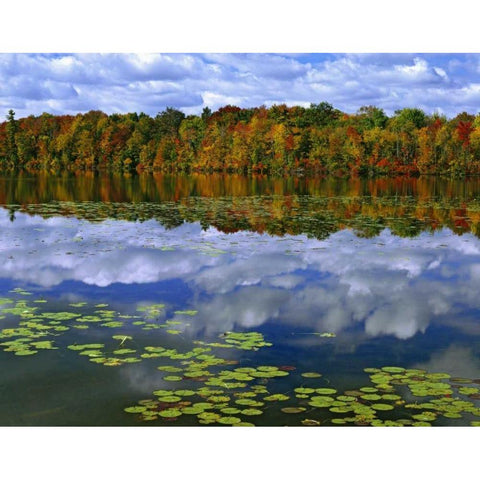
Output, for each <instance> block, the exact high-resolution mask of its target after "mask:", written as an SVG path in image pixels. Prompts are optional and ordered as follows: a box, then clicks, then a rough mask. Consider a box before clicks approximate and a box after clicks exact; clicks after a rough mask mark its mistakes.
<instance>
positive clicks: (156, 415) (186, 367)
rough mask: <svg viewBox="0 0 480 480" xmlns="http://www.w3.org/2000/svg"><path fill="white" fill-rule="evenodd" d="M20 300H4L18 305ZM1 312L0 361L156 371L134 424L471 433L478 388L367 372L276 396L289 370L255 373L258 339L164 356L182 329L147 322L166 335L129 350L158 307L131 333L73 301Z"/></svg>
mask: <svg viewBox="0 0 480 480" xmlns="http://www.w3.org/2000/svg"><path fill="white" fill-rule="evenodd" d="M22 292H23V290H22V291H14V292H12V294H13V295H19V296H21V297H23V296H25V295H24V294H23V293H22ZM33 298H34V297H33ZM0 306H1V308H2V314H3V315H5V317H6V319H8V321H9V322H13V323H14V324H9V325H8V327H7V328H3V329H2V330H1V331H0V339H1V343H0V346H1V347H2V348H3V350H4V351H5V352H10V353H12V354H14V355H15V356H17V357H25V359H24V360H21V361H22V362H23V361H24V362H28V361H30V360H28V357H31V356H35V355H39V354H41V355H44V354H45V355H49V354H50V355H54V354H55V351H59V350H60V351H65V350H66V351H67V352H70V353H69V354H76V355H79V358H82V357H84V358H85V360H89V361H90V362H91V363H92V364H94V365H98V366H99V367H102V368H103V367H120V366H123V365H129V364H134V363H138V362H141V361H145V362H149V363H148V364H149V365H150V364H151V368H152V369H153V370H154V371H157V372H163V373H164V374H165V376H163V381H164V382H165V383H164V384H162V387H163V388H161V389H157V390H155V391H154V392H153V398H151V399H142V400H139V401H138V404H137V405H130V406H128V405H127V406H125V409H124V411H125V413H126V414H127V413H128V414H132V415H136V418H138V420H140V421H146V422H151V423H152V422H157V423H159V424H160V423H162V422H171V421H173V422H175V421H179V422H184V420H178V419H179V418H180V417H183V416H185V418H189V419H190V420H189V423H191V422H194V423H195V422H197V423H198V424H200V425H231V426H237V425H238V426H252V425H255V423H256V419H257V418H258V419H260V418H261V417H265V418H267V417H268V416H269V415H274V414H276V415H284V416H285V422H287V423H288V424H298V425H308V426H318V425H339V426H341V425H372V426H429V425H437V424H443V422H446V421H448V422H462V423H465V422H468V423H469V424H471V425H472V426H476V425H478V424H479V422H477V421H476V420H471V417H480V407H479V405H478V400H479V394H480V388H479V387H478V384H479V380H478V379H470V378H463V377H453V378H451V376H450V375H449V374H447V373H444V372H428V371H425V370H420V369H409V368H404V367H401V366H392V365H389V366H385V367H381V368H366V369H365V373H367V374H368V376H369V384H367V385H365V384H364V385H361V384H360V385H355V386H353V388H352V387H350V388H349V389H345V390H343V391H339V390H338V389H337V388H335V385H332V384H331V382H330V380H329V379H328V378H324V377H323V374H322V373H320V372H315V371H311V372H308V371H307V372H301V373H299V374H295V375H293V380H292V381H294V382H297V384H296V385H293V386H290V387H288V388H285V387H283V386H282V387H280V385H282V383H281V382H282V379H283V378H284V377H287V376H288V375H290V373H291V372H294V371H295V367H294V366H292V365H283V366H282V365H280V366H276V365H269V364H259V363H260V362H257V364H255V353H254V352H257V351H258V350H259V349H260V348H263V347H272V346H273V344H272V343H271V342H269V341H267V340H266V339H265V337H264V336H263V334H261V333H259V332H248V331H247V332H232V331H228V332H225V333H223V334H221V335H220V336H219V339H218V340H219V341H218V342H207V341H205V342H203V341H194V342H188V339H182V341H181V342H180V343H179V344H178V345H177V344H175V348H173V347H172V344H171V343H169V342H168V341H167V335H169V334H171V333H172V330H175V331H178V332H180V330H176V329H173V328H172V327H173V326H174V325H181V326H182V328H183V327H185V328H186V327H188V325H185V324H183V322H181V321H180V320H176V319H163V317H162V321H161V322H158V321H157V320H155V322H156V325H160V326H164V327H165V328H162V329H161V330H160V332H159V335H158V337H157V336H156V337H155V339H156V342H159V344H155V342H152V343H153V344H152V345H147V346H143V345H144V344H142V343H140V344H138V343H137V340H136V335H135V333H134V332H135V329H136V331H137V332H138V331H140V330H142V329H143V328H144V327H145V325H150V323H148V322H150V321H152V318H148V317H156V316H158V315H159V314H160V312H164V304H152V305H149V306H141V307H139V311H140V312H141V313H143V314H144V315H145V317H144V318H146V320H147V322H146V324H145V323H142V324H141V325H135V323H136V322H137V320H136V317H135V316H130V315H121V314H120V313H119V312H117V311H115V310H106V308H107V307H108V305H107V304H96V306H91V305H88V304H87V303H86V302H77V303H73V304H69V306H70V307H71V308H72V309H74V310H75V311H73V312H72V311H56V309H55V308H51V306H49V303H48V302H47V301H42V302H41V303H37V302H36V300H33V301H31V302H29V301H27V300H25V299H23V298H21V299H20V300H16V299H10V298H0ZM95 309H96V310H95ZM179 312H181V313H179ZM185 312H189V313H185ZM192 312H193V311H189V310H185V311H182V310H177V311H176V312H175V314H176V315H182V314H183V315H186V316H193V313H192ZM196 313H197V312H196V311H195V314H196ZM162 315H163V314H162ZM119 319H121V320H119ZM15 322H16V323H15ZM112 323H113V324H114V325H116V326H117V325H118V326H123V327H124V328H125V330H123V332H122V333H118V334H117V333H116V334H114V335H110V336H107V337H106V336H105V335H103V336H102V337H97V336H95V335H94V333H95V332H99V331H102V330H103V329H105V328H109V327H110V326H111V324H112ZM72 327H75V328H74V329H72V331H71V332H70V334H69V338H70V337H71V336H72V335H73V337H72V338H74V340H73V343H70V344H68V345H65V343H66V342H65V341H64V340H62V338H61V337H62V335H63V334H64V333H65V332H67V331H69V330H70V329H71V328H72ZM77 327H90V328H91V329H92V332H93V333H92V334H90V333H89V331H87V332H85V331H84V330H85V329H84V328H80V329H79V331H78V332H77V333H76V334H75V335H74V334H73V333H72V332H73V331H74V330H75V329H77ZM87 334H88V335H87ZM175 335H176V336H177V337H178V334H174V336H175ZM94 338H96V339H98V338H102V341H101V342H100V341H95V340H92V339H94ZM163 341H165V343H162V342H163ZM189 343H191V344H190V345H189ZM224 349H227V350H224ZM228 349H234V350H237V351H238V352H245V353H242V354H241V355H240V356H239V357H238V358H239V360H236V359H232V358H224V357H223V356H222V355H220V354H219V355H217V352H222V351H223V352H227V353H229V350H228ZM47 351H51V352H50V353H47ZM250 352H252V353H250ZM242 355H243V356H244V357H245V359H243V357H242ZM249 355H250V356H249ZM156 360H157V361H156ZM245 360H248V363H247V362H246V361H245ZM19 361H20V360H19ZM292 381H290V382H289V384H290V385H291V383H292ZM287 390H288V391H287ZM412 399H413V400H412ZM275 412H276V413H275ZM305 417H306V418H305ZM259 423H262V422H261V421H260V420H259Z"/></svg>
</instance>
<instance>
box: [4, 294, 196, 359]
mask: <svg viewBox="0 0 480 480" xmlns="http://www.w3.org/2000/svg"><path fill="white" fill-rule="evenodd" d="M10 293H12V294H14V295H19V296H20V298H19V299H14V298H4V297H2V298H0V307H1V310H0V313H1V315H0V319H2V318H5V316H6V315H9V316H12V317H17V318H19V322H18V325H17V326H15V327H13V328H4V329H2V330H1V331H0V340H5V341H3V342H1V343H0V346H1V347H3V348H4V351H7V352H13V353H14V354H15V355H18V356H26V355H35V354H37V353H38V352H39V350H53V349H57V348H58V347H56V346H54V341H55V337H58V336H60V335H61V334H62V333H64V332H67V331H69V330H70V329H71V328H74V329H78V330H86V329H88V328H90V327H91V326H92V325H95V327H106V328H121V327H124V326H125V324H126V322H127V321H128V320H131V321H132V325H136V326H138V327H140V328H141V329H142V330H152V329H158V328H163V329H165V331H166V333H168V334H172V335H178V334H180V333H182V330H179V329H178V326H182V327H186V326H188V325H189V324H188V323H186V322H184V321H181V320H174V319H169V320H166V321H164V322H160V317H162V316H163V309H164V307H165V305H164V304H153V305H147V306H142V307H139V308H138V312H139V315H125V314H120V313H119V312H116V311H114V310H108V309H107V307H108V304H106V303H99V304H96V305H94V308H96V309H97V310H94V311H93V314H92V313H88V314H82V313H80V312H81V309H83V308H87V309H90V306H89V305H88V304H87V303H86V302H76V303H70V304H69V306H70V307H71V308H72V309H74V310H75V311H68V312H50V311H43V312H39V311H38V310H39V307H40V305H41V304H45V303H47V300H45V299H37V300H34V301H33V302H31V303H29V302H28V301H27V300H26V299H25V298H23V297H25V296H28V295H31V293H30V292H27V291H26V290H24V289H22V288H15V289H14V290H11V291H10ZM196 313H197V311H196V310H177V311H175V312H174V314H175V316H176V317H175V318H178V317H181V316H185V315H186V316H189V317H192V316H193V315H195V314H196ZM174 326H176V327H177V328H174ZM124 337H125V336H124V335H120V338H121V339H124ZM114 338H115V336H114ZM87 345H88V344H87ZM102 346H103V345H102ZM71 347H72V348H71V349H72V350H78V351H80V350H83V351H82V352H81V354H82V355H86V356H88V357H90V360H91V361H92V362H95V363H102V364H104V365H106V366H118V365H121V364H123V363H134V362H136V361H140V360H141V358H136V359H134V358H133V357H123V356H119V355H125V354H128V353H133V352H132V351H125V349H120V353H118V351H115V349H114V351H113V354H114V355H115V356H114V357H112V356H110V357H105V355H104V354H103V352H102V351H100V350H98V348H93V349H92V348H85V349H82V348H80V347H81V346H78V345H72V346H71ZM117 350H118V349H117ZM129 350H131V349H129ZM102 358H103V359H105V361H102Z"/></svg>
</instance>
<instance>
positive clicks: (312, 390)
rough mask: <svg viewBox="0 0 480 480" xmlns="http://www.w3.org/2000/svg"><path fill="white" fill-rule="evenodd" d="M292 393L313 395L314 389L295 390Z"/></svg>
mask: <svg viewBox="0 0 480 480" xmlns="http://www.w3.org/2000/svg"><path fill="white" fill-rule="evenodd" d="M294 392H296V393H301V394H304V395H308V394H309V393H314V392H315V389H314V388H296V389H295V390H294Z"/></svg>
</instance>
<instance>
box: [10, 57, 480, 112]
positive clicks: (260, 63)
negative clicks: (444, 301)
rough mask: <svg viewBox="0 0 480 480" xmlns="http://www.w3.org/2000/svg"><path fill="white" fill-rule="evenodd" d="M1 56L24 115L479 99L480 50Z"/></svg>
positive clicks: (445, 107) (454, 108) (443, 104)
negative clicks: (445, 52) (459, 52)
mask: <svg viewBox="0 0 480 480" xmlns="http://www.w3.org/2000/svg"><path fill="white" fill-rule="evenodd" d="M444 57H445V56H438V55H437V56H436V55H413V54H383V55H382V54H368V55H361V54H347V55H298V56H292V55H279V54H258V53H256V54H206V55H199V54H80V53H76V54H61V55H43V54H0V85H2V87H1V88H0V106H1V107H0V108H3V109H4V110H5V111H6V110H7V109H8V108H13V109H15V110H16V112H17V114H18V116H27V115H29V114H40V113H42V112H43V111H48V112H50V113H58V114H61V113H70V114H72V113H78V112H85V111H88V110H92V109H101V110H104V111H105V112H107V113H113V112H129V111H137V112H139V111H144V112H146V113H149V114H151V115H155V114H156V113H157V112H159V111H161V110H163V109H165V108H166V107H167V106H172V107H177V108H180V109H183V110H184V111H185V112H186V113H199V112H201V110H202V108H203V107H205V106H209V107H210V108H213V109H216V108H218V107H220V106H223V105H225V104H227V103H230V104H235V105H238V106H240V107H252V106H259V105H262V104H265V105H272V104H273V103H287V104H289V105H294V104H297V105H304V106H305V105H308V104H309V103H311V102H313V103H318V102H321V101H328V102H330V103H333V104H334V106H335V107H337V108H340V109H342V110H344V111H346V112H354V111H356V110H357V109H358V108H359V107H361V106H362V105H368V104H375V105H377V106H379V107H382V108H384V109H385V110H386V111H387V113H389V114H392V113H393V112H394V111H395V110H397V109H400V108H404V107H412V106H415V107H420V108H423V109H425V110H426V111H427V112H429V113H432V112H434V111H438V110H441V111H442V112H445V113H447V114H448V115H455V114H456V113H458V112H460V111H463V110H467V111H470V112H472V113H476V112H477V111H478V109H479V107H480V94H479V88H478V81H477V80H476V79H477V76H478V74H477V73H476V72H477V69H478V68H479V65H480V61H479V56H475V55H468V56H466V55H463V56H462V55H457V56H455V55H447V56H446V58H444Z"/></svg>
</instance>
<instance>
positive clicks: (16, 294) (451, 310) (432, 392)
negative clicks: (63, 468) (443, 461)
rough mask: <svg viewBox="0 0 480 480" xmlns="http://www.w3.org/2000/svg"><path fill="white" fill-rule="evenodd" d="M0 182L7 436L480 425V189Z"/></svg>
mask: <svg viewBox="0 0 480 480" xmlns="http://www.w3.org/2000/svg"><path fill="white" fill-rule="evenodd" d="M0 185H1V186H2V189H1V192H2V198H1V199H0V200H1V202H2V204H3V206H2V208H1V210H0V225H1V229H2V236H1V240H0V260H1V261H0V316H1V317H3V318H2V319H1V320H0V321H1V322H2V328H3V330H2V337H3V338H2V342H3V343H4V345H3V346H2V348H3V351H0V357H1V359H2V367H3V368H2V369H1V372H0V391H1V396H0V402H1V408H0V424H2V425H201V424H212V425H218V424H223V422H225V424H232V423H233V424H234V423H238V422H240V423H241V424H244V423H247V424H255V425H301V424H302V422H303V424H309V423H310V424H321V425H333V424H357V425H363V424H372V423H373V424H380V423H384V422H391V423H392V424H398V423H397V420H401V422H400V423H402V422H403V423H404V424H428V423H430V424H433V425H469V424H471V422H476V421H478V420H479V418H478V417H479V415H480V410H479V406H480V404H479V401H478V397H479V395H478V390H477V388H478V387H479V382H480V381H479V380H478V379H479V377H480V357H479V354H480V328H479V311H480V310H479V309H480V296H479V295H478V292H479V291H480V240H479V238H478V236H477V232H478V231H479V230H478V222H479V221H480V182H478V181H468V182H448V181H444V180H439V179H419V180H415V179H414V180H412V179H410V180H377V181H373V180H371V181H366V180H340V179H322V178H312V179H302V178H297V179H272V178H262V177H260V178H253V179H252V178H247V177H240V176H226V177H223V176H202V175H197V176H195V175H191V176H181V177H169V176H164V175H160V176H145V177H142V176H140V177H139V176H136V177H95V176H91V177H89V176H80V177H69V176H60V177H54V176H51V177H45V176H36V177H29V176H28V175H25V176H10V177H3V178H0ZM231 332H233V334H232V333H231ZM248 332H250V334H251V336H250V337H248V335H247V336H245V337H241V336H240V337H235V335H236V334H242V333H247V334H248ZM114 336H115V337H116V338H113V337H114ZM236 338H237V340H236ZM238 338H240V340H238ZM19 339H20V340H19ZM22 339H23V340H22ZM248 339H250V340H248ZM32 342H33V343H32ZM36 342H47V344H42V343H40V344H37V346H36V345H35V343H36ZM48 342H51V343H48ZM245 342H246V343H245ZM12 343H13V344H12ZM79 345H80V347H78V346H79ZM82 345H93V346H92V347H91V348H90V347H86V348H84V349H83V350H82V347H81V346H82ZM69 346H70V347H72V346H73V348H68V347H69ZM77 347H78V348H77ZM50 348H55V349H50ZM156 349H157V350H156ZM123 350H126V351H125V352H124V351H123ZM119 351H120V353H118V352H119ZM22 352H23V353H25V352H27V353H26V354H23V353H22ZM34 352H35V353H34ZM85 352H87V353H88V352H91V355H90V356H89V355H85V354H84V353H85ZM95 352H96V353H95ZM165 352H166V353H165ZM19 353H20V354H19ZM152 354H153V355H152ZM159 354H160V355H159ZM128 359H130V360H128ZM158 367H161V370H159V369H158ZM165 367H166V368H165ZM259 367H267V368H263V370H262V368H259ZM384 367H387V368H386V371H385V370H384V371H383V373H380V372H378V371H376V370H375V369H382V368H384ZM389 367H397V368H393V369H391V368H389ZM257 368H259V369H258V370H257ZM238 369H240V371H238ZM242 369H247V370H245V371H243V372H242V371H241V370H242ZM248 369H250V372H249V370H248ZM364 369H367V371H365V370H364ZM371 369H373V370H371ZM404 369H407V370H404ZM169 370H171V371H169ZM262 371H263V372H267V375H262V374H261V373H260V374H259V373H258V372H262ZM192 372H193V375H192ZM221 372H223V373H221ZM234 372H237V373H234ZM252 372H253V373H252ZM268 372H270V373H268ZM272 372H273V373H272ZM275 372H277V373H278V372H281V373H278V375H277V374H275ZM312 372H313V373H318V374H319V375H321V376H309V375H307V376H304V375H303V374H305V373H307V374H308V373H312ZM249 373H250V374H251V375H250V379H245V375H246V376H247V378H248V377H249ZM435 374H438V375H437V377H438V378H437V377H436V376H435ZM440 374H444V375H440ZM252 375H253V376H252ZM372 375H373V376H374V377H373V378H372ZM375 375H376V376H377V378H375ZM432 375H433V376H432ZM172 377H173V378H174V379H172ZM236 377H238V378H236ZM242 377H243V379H242ZM385 377H386V378H385ZM455 377H457V378H455ZM372 380H373V382H372ZM442 385H444V386H443V387H442ZM299 388H300V389H304V390H298V389H299ZM324 388H327V389H334V390H335V392H333V393H332V392H329V391H326V393H325V392H323V391H322V390H321V389H324ZM362 388H366V389H367V390H366V391H362V390H361V389H362ZM295 389H297V390H295ZM305 389H306V390H305ZM318 389H320V391H317V390H318ZM368 389H375V391H371V392H369V391H368ZM310 390H312V391H310ZM159 391H160V393H156V394H154V393H153V392H159ZM175 391H177V392H179V393H177V394H175V393H174V392H175ZM185 391H186V392H187V393H186V392H185ZM192 392H193V393H192ZM345 392H346V395H342V394H344V393H345ZM355 392H356V393H355ZM277 394H278V395H280V396H279V397H275V395H277ZM418 394H420V395H418ZM172 395H173V397H174V398H173V399H172V398H170V399H169V397H171V396H172ZM272 395H273V396H274V397H273V398H272ZM322 395H323V396H325V397H328V398H331V399H332V400H328V401H327V400H326V401H325V402H326V403H327V404H326V405H323V406H322V405H321V404H322V402H321V401H319V400H318V397H322ZM365 395H367V398H363V397H364V396H365ZM368 395H373V397H369V396H368ZM377 396H378V398H377ZM315 397H316V398H317V400H315ZM339 397H342V398H339ZM397 397H398V398H397ZM242 399H243V400H245V399H247V402H242V401H241V402H240V403H238V400H242ZM252 399H253V400H252ZM446 399H447V400H446ZM431 400H434V402H433V403H431ZM139 402H140V403H139ZM252 402H253V404H252ZM319 402H320V405H318V403H319ZM329 402H330V403H329ZM331 402H337V403H336V404H334V405H331ZM435 402H436V403H435ZM455 402H456V403H455ZM462 402H463V404H462ZM205 403H207V404H209V405H210V406H205V405H203V407H200V406H198V404H205ZM242 403H243V405H242ZM312 403H313V404H312ZM196 404H197V407H194V406H195V405H196ZM249 404H250V405H249ZM379 404H380V405H387V407H388V408H387V407H384V408H382V407H378V409H377V408H376V407H375V406H378V405H379ZM450 404H454V405H455V406H454V407H451V405H450ZM417 405H420V407H418V408H417ZM432 405H433V406H432ZM135 406H136V407H137V409H138V412H137V413H135V409H133V413H129V412H128V410H129V409H130V410H132V407H135ZM289 407H290V408H299V409H300V410H301V411H299V412H298V413H291V412H288V411H283V410H282V409H285V408H287V410H288V408H289ZM390 407H391V408H390ZM447 407H449V408H447ZM192 408H193V410H192ZM125 409H127V411H125ZM145 409H146V410H145ZM185 409H186V410H185ZM189 409H190V410H189ZM252 410H253V412H252ZM145 411H146V412H147V413H146V414H145ZM149 412H150V413H149ZM205 412H206V413H207V415H204V413H205ZM425 412H427V413H426V414H425ZM232 418H233V419H234V420H232ZM225 419H226V420H225ZM237 419H238V421H237ZM387 424H388V423H387Z"/></svg>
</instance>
